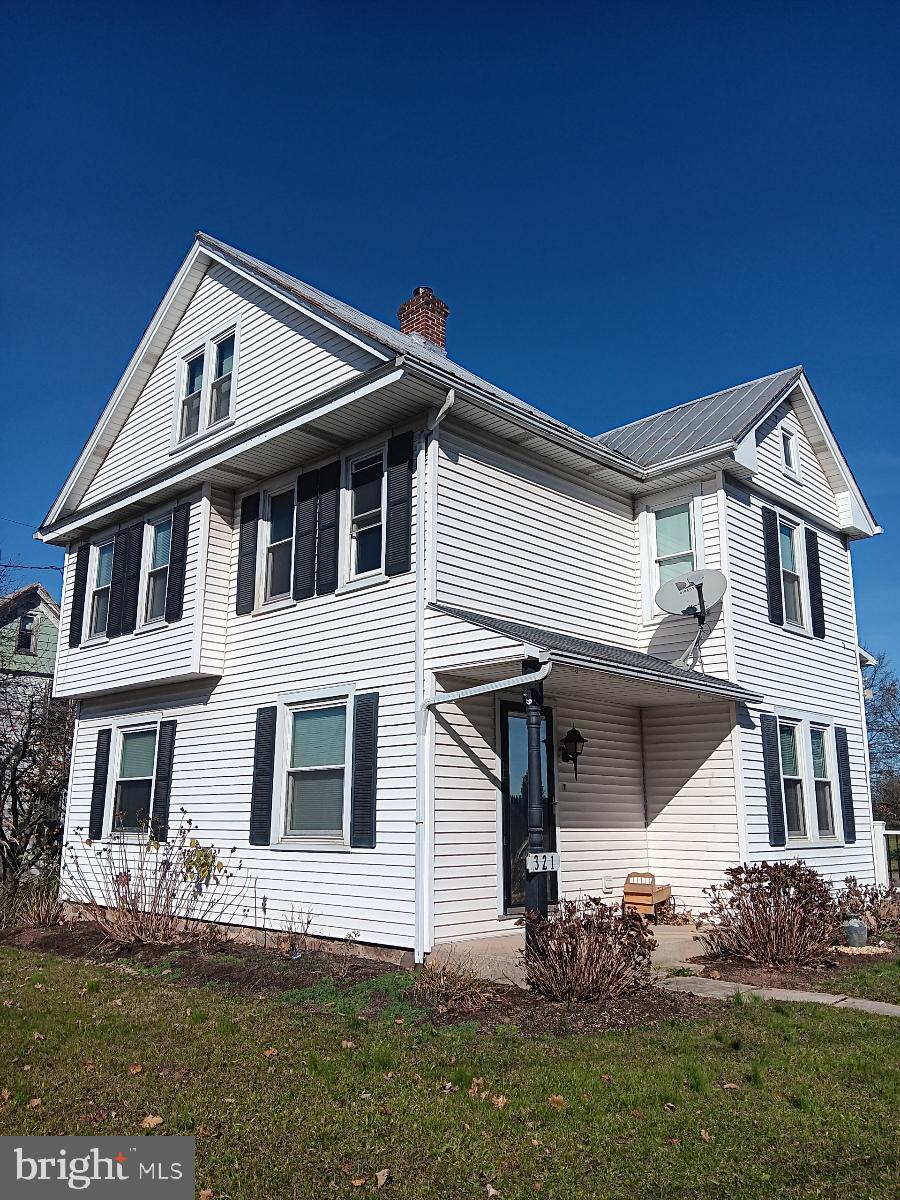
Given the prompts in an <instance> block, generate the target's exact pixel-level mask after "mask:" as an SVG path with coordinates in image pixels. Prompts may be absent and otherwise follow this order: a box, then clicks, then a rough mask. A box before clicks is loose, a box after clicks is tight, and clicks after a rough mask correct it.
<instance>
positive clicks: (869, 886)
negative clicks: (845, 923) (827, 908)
mask: <svg viewBox="0 0 900 1200" xmlns="http://www.w3.org/2000/svg"><path fill="white" fill-rule="evenodd" d="M837 906H838V910H839V912H840V916H841V918H843V919H846V918H847V917H855V916H861V917H862V919H863V920H864V921H865V923H866V924H867V925H868V927H869V930H870V931H871V933H872V935H873V936H874V937H878V938H891V939H893V938H900V887H897V885H896V884H893V883H891V884H888V885H886V886H884V885H880V884H877V883H862V884H860V883H857V882H856V876H855V875H850V876H848V878H847V879H845V880H844V888H843V891H841V892H839V893H838V898H837Z"/></svg>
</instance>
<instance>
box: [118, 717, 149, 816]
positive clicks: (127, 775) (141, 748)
mask: <svg viewBox="0 0 900 1200" xmlns="http://www.w3.org/2000/svg"><path fill="white" fill-rule="evenodd" d="M155 765H156V726H153V727H152V728H150V729H128V730H124V731H123V732H122V734H121V737H120V739H119V764H118V770H117V772H116V792H115V803H114V805H113V817H112V830H113V833H138V832H141V831H143V830H145V829H146V828H147V827H148V825H149V824H150V805H151V801H152V796H153V771H154V768H155Z"/></svg>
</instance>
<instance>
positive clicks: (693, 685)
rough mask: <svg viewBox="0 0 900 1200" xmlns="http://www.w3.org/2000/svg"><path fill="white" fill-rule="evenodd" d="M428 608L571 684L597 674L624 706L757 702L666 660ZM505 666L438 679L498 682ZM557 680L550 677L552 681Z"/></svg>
mask: <svg viewBox="0 0 900 1200" xmlns="http://www.w3.org/2000/svg"><path fill="white" fill-rule="evenodd" d="M429 607H430V608H432V609H434V610H436V611H438V612H442V613H446V614H447V616H450V617H456V618H457V619H458V620H460V621H466V622H468V623H469V624H472V625H477V626H479V627H480V628H482V629H486V630H489V631H490V632H492V633H496V634H499V635H500V636H501V637H505V638H509V639H510V641H512V642H516V643H518V644H519V646H520V649H519V651H518V655H519V656H520V657H530V656H533V655H534V654H535V652H538V655H539V657H540V658H541V659H543V660H544V661H547V660H549V661H550V662H552V663H553V664H554V667H556V666H558V667H560V668H563V669H564V672H565V675H566V676H567V682H569V683H573V682H575V679H576V677H581V676H582V675H583V673H584V672H590V673H592V674H593V675H594V676H595V677H596V675H597V674H602V675H604V676H606V677H607V679H608V680H609V683H610V684H611V685H612V687H611V689H610V690H611V691H613V692H615V693H616V695H615V698H616V699H618V700H621V701H624V702H626V703H627V702H630V703H633V704H637V705H639V706H646V705H650V704H665V703H672V702H673V701H674V700H675V699H676V697H675V696H673V695H672V692H673V691H674V692H675V693H679V694H681V695H682V696H684V698H685V699H688V698H691V699H694V700H696V701H703V700H705V701H713V700H735V701H739V702H748V701H754V700H759V699H760V697H759V696H758V695H755V694H754V693H752V692H749V691H748V690H747V689H746V688H743V687H741V686H740V685H739V684H737V683H734V682H733V681H731V680H729V679H720V678H718V677H717V676H715V675H704V674H702V673H701V672H699V671H690V670H688V669H687V668H686V667H677V666H675V665H674V663H670V662H667V661H666V659H663V658H656V657H654V656H653V655H652V654H642V653H641V652H640V651H639V650H629V649H627V648H626V647H624V646H612V645H609V644H608V643H606V642H596V641H593V640H590V639H588V638H581V637H575V636H573V635H572V634H568V633H561V632H559V631H556V630H550V629H541V628H538V627H537V626H535V625H526V624H524V623H523V622H520V621H509V620H506V619H505V618H503V617H495V616H491V615H490V614H488V613H478V612H472V611H470V610H469V609H464V608H455V607H454V606H452V605H449V604H439V603H432V604H431V605H429ZM509 661H510V660H509V659H504V660H497V659H493V660H492V661H490V662H483V663H480V664H478V663H475V664H465V665H463V664H460V666H459V667H457V668H454V667H450V668H444V669H443V670H442V671H441V672H440V673H441V674H458V675H463V676H467V677H469V678H473V679H476V678H477V679H486V680H492V679H494V678H495V677H496V678H498V679H499V678H501V677H502V674H503V673H504V668H505V666H508V663H509ZM558 674H559V673H558V672H556V671H554V675H558ZM553 678H554V676H551V679H553Z"/></svg>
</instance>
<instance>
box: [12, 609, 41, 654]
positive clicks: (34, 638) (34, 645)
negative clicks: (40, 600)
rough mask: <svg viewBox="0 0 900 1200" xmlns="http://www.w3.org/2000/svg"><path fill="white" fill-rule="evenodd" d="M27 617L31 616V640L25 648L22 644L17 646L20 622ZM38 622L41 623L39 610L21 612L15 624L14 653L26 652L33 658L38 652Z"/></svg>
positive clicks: (20, 627)
mask: <svg viewBox="0 0 900 1200" xmlns="http://www.w3.org/2000/svg"><path fill="white" fill-rule="evenodd" d="M28 617H30V618H31V640H30V643H29V647H28V649H27V650H26V649H25V648H24V647H23V646H19V636H20V634H21V632H22V622H23V621H24V620H26V619H27V618H28ZM40 624H41V614H40V613H39V612H36V613H33V612H27V613H22V614H21V615H20V617H19V621H18V624H17V625H16V650H15V653H16V654H27V655H29V656H30V657H31V658H34V657H35V656H36V655H37V652H38V629H39V628H40Z"/></svg>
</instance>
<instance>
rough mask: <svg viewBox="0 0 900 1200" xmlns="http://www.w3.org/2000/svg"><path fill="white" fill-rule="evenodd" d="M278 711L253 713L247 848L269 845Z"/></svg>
mask: <svg viewBox="0 0 900 1200" xmlns="http://www.w3.org/2000/svg"><path fill="white" fill-rule="evenodd" d="M277 723H278V709H277V708H276V707H275V706H274V704H273V705H272V706H271V707H270V708H258V709H257V710H256V742H255V744H254V747H253V786H252V789H251V792H250V845H251V846H268V844H269V841H270V840H271V837H270V835H271V830H272V788H273V786H274V783H275V727H276V725H277Z"/></svg>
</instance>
